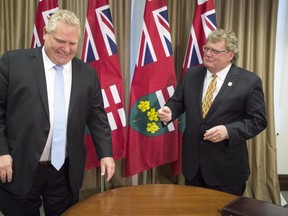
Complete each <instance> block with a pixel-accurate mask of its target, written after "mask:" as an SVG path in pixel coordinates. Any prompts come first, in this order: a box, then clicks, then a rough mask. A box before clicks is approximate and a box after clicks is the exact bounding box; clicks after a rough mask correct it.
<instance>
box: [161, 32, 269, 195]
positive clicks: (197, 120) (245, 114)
mask: <svg viewBox="0 0 288 216" xmlns="http://www.w3.org/2000/svg"><path fill="white" fill-rule="evenodd" d="M203 51H204V66H197V67H193V68H190V69H188V70H187V71H186V73H185V75H184V76H183V79H182V80H181V82H180V84H179V85H178V86H177V88H176V90H175V93H174V95H173V96H172V97H171V98H170V100H169V101H168V102H167V104H166V105H165V106H164V107H162V108H161V109H159V110H158V115H159V118H160V120H161V121H162V122H163V123H165V124H168V123H169V122H171V121H172V120H174V119H176V118H178V117H179V116H180V115H181V114H182V113H184V112H185V113H186V128H185V131H184V134H183V148H182V167H183V168H182V169H183V170H182V171H183V175H184V177H185V184H187V185H194V186H200V187H206V188H211V189H216V190H221V191H225V192H228V193H232V194H236V195H242V194H243V192H244V189H245V186H246V181H247V179H248V176H249V174H250V170H249V160H248V151H247V146H246V140H248V139H250V138H253V137H255V136H256V135H257V134H259V133H260V132H261V131H262V130H264V129H265V128H266V125H267V121H266V111H265V103H264V95H263V89H262V81H261V79H260V78H259V77H258V76H257V75H256V74H255V73H252V72H249V71H247V70H245V69H243V68H239V67H237V66H235V65H234V64H233V62H234V61H235V60H236V59H237V57H238V52H239V50H238V42H237V38H236V36H235V34H234V33H233V32H232V31H225V30H223V29H218V30H215V31H214V32H212V33H210V35H209V36H208V38H207V43H206V45H205V46H204V47H203ZM213 74H216V88H215V89H214V90H213V94H212V95H211V98H212V101H213V102H212V104H211V106H210V105H209V106H210V109H209V107H208V110H209V111H208V113H207V114H206V112H204V111H203V110H202V109H204V108H202V106H204V103H206V102H204V101H205V100H206V99H205V98H206V96H205V95H206V91H207V89H208V88H209V89H210V87H208V86H209V85H210V80H212V79H213V78H212V77H213ZM207 95H208V94H207ZM206 108H207V107H206ZM205 114H206V115H205Z"/></svg>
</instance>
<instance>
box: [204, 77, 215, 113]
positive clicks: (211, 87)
mask: <svg viewBox="0 0 288 216" xmlns="http://www.w3.org/2000/svg"><path fill="white" fill-rule="evenodd" d="M216 78H217V76H216V74H213V75H212V80H211V82H210V84H209V86H208V89H207V91H206V94H205V97H204V100H203V102H202V115H203V118H205V117H206V115H207V113H208V111H209V109H210V107H211V104H212V101H213V100H212V99H213V94H214V91H215V89H216V83H217V79H216Z"/></svg>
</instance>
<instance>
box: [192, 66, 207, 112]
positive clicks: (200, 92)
mask: <svg viewBox="0 0 288 216" xmlns="http://www.w3.org/2000/svg"><path fill="white" fill-rule="evenodd" d="M206 71H207V69H206V68H205V67H203V68H202V69H201V70H200V73H199V76H198V79H197V80H196V83H195V85H196V86H197V87H196V89H197V90H198V92H197V100H196V101H197V103H198V104H197V107H198V110H199V115H200V116H202V97H203V85H204V79H205V76H206Z"/></svg>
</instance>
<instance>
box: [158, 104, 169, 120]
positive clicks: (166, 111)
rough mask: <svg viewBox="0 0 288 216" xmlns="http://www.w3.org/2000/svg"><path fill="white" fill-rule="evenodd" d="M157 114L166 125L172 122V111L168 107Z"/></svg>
mask: <svg viewBox="0 0 288 216" xmlns="http://www.w3.org/2000/svg"><path fill="white" fill-rule="evenodd" d="M157 113H158V117H159V119H160V121H162V122H163V123H164V124H167V122H169V121H171V120H172V113H171V110H170V108H169V107H167V106H164V107H162V108H160V109H159V110H158V111H157Z"/></svg>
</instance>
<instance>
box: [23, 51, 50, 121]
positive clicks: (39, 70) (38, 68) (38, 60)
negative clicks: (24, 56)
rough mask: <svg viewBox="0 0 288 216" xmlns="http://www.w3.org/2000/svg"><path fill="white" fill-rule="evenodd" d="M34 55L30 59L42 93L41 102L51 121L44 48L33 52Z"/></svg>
mask: <svg viewBox="0 0 288 216" xmlns="http://www.w3.org/2000/svg"><path fill="white" fill-rule="evenodd" d="M32 52H33V53H32V55H31V56H29V57H28V58H29V59H30V61H31V65H32V71H33V73H34V76H35V79H36V84H37V86H38V90H39V93H40V97H41V100H42V102H43V105H44V108H45V111H46V113H47V117H48V119H49V106H48V96H47V86H46V78H45V71H44V64H43V57H42V47H39V48H37V49H33V50H32Z"/></svg>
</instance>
